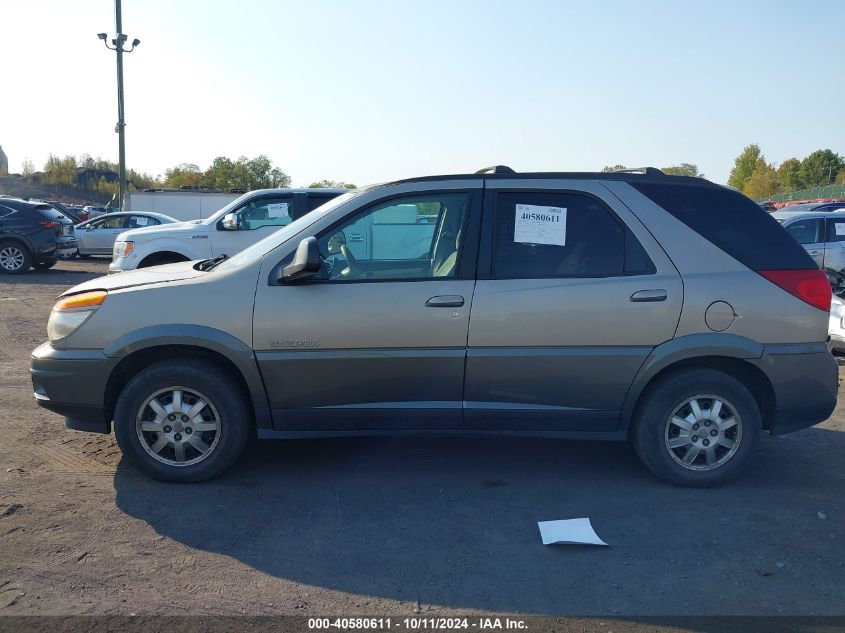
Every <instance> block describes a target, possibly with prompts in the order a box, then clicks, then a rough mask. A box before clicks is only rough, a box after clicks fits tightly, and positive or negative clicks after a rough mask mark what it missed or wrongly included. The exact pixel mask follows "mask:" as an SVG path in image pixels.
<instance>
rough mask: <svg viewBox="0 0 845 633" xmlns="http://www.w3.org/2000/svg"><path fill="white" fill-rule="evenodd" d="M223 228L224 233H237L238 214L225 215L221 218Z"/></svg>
mask: <svg viewBox="0 0 845 633" xmlns="http://www.w3.org/2000/svg"><path fill="white" fill-rule="evenodd" d="M221 224H222V226H223V230H224V231H237V230H238V214H237V213H227V214H226V215H224V216H223V222H222V223H221Z"/></svg>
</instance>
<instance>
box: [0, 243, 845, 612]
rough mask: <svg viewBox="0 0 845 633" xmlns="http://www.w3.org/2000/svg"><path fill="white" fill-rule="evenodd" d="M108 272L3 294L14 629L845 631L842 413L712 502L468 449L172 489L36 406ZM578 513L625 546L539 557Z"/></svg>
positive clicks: (392, 452)
mask: <svg viewBox="0 0 845 633" xmlns="http://www.w3.org/2000/svg"><path fill="white" fill-rule="evenodd" d="M106 267H107V262H106V260H94V259H91V260H74V261H72V262H62V263H60V264H59V265H58V266H56V268H54V269H53V270H50V271H46V272H43V273H30V274H27V275H23V276H20V277H16V278H10V277H2V278H0V316H2V318H0V412H2V431H3V435H2V437H3V440H2V441H0V464H2V468H1V469H0V614H7V615H11V614H36V613H41V614H45V613H46V614H123V615H129V614H138V615H139V616H142V615H153V614H172V615H181V614H200V613H201V614H206V615H209V614H222V615H236V614H241V613H249V614H252V615H256V614H295V615H326V614H335V615H350V614H370V615H374V614H384V615H388V614H392V615H396V616H401V615H412V614H415V613H422V614H423V615H428V616H434V615H445V614H449V613H458V612H459V613H473V612H478V611H494V612H519V613H539V614H560V615H602V616H604V617H606V618H611V619H612V618H614V617H622V616H631V615H638V616H645V617H646V618H648V617H652V616H660V615H675V616H678V615H733V614H749V615H811V614H812V615H845V530H843V526H844V525H845V523H843V516H845V459H843V458H845V415H843V410H842V408H841V407H840V408H838V409H837V411H836V413H835V414H834V417H833V418H832V419H831V420H828V421H827V422H825V423H824V424H822V425H819V426H818V427H816V428H812V429H808V430H805V431H802V432H799V433H795V434H793V435H788V436H784V437H780V438H772V437H769V436H765V437H763V438H762V440H761V442H760V443H759V445H758V447H757V451H756V454H755V456H754V458H753V461H752V463H751V466H750V467H749V469H748V470H747V471H746V473H745V475H744V476H743V477H742V478H741V479H740V480H739V481H737V482H735V483H734V484H732V485H730V486H727V487H724V488H720V489H715V490H686V489H680V488H672V487H669V486H666V485H664V484H662V483H660V482H658V481H657V480H656V479H654V478H653V477H652V476H651V475H650V474H649V473H648V472H647V471H646V470H645V469H644V468H643V467H642V466H640V464H639V462H638V461H637V459H636V457H635V456H634V455H633V452H632V451H631V450H630V449H629V448H628V446H626V445H624V444H612V443H607V444H605V443H583V442H582V443H577V442H561V441H540V440H514V439H455V438H445V439H440V438H427V439H408V438H406V439H343V440H311V441H296V442H264V443H257V442H256V443H255V444H254V445H252V446H250V447H249V448H248V449H247V452H246V453H245V454H244V456H243V457H242V458H241V460H240V462H239V463H238V464H237V465H236V467H235V468H233V469H232V470H231V471H230V472H229V473H228V474H227V475H225V476H224V477H223V478H221V479H218V480H216V481H213V482H209V483H205V484H195V485H174V484H162V483H157V482H154V481H151V480H149V479H146V478H144V477H143V476H141V475H139V474H137V473H136V472H135V471H134V470H133V469H132V468H131V467H129V466H128V465H127V464H126V463H125V462H124V461H122V460H121V455H120V452H119V451H118V449H117V447H116V445H115V443H114V441H113V439H112V437H111V436H101V435H93V434H83V433H78V432H73V431H69V430H67V429H65V428H64V425H63V423H62V419H61V418H59V417H58V416H56V415H54V414H52V413H49V412H48V411H46V410H43V409H39V408H38V407H37V406H36V404H35V402H34V400H33V398H32V393H31V384H30V381H29V372H28V369H29V352H30V351H31V350H32V349H33V348H35V347H36V346H37V345H38V344H40V343H41V342H42V341H43V340H44V339H45V338H46V321H47V316H48V314H49V311H50V308H51V306H52V302H53V300H54V298H55V296H56V295H57V294H58V293H59V292H61V291H62V290H63V289H65V288H66V287H68V286H71V285H74V284H76V283H80V282H82V281H84V280H87V279H90V278H92V277H95V276H97V275H100V274H105V272H106ZM574 517H590V518H591V519H592V522H593V526H594V527H595V528H596V531H597V532H598V534H599V535H600V536H601V537H602V538H603V539H604V540H605V541H607V542H608V543H609V544H610V545H611V546H610V547H606V548H602V547H573V546H568V547H567V546H552V547H548V546H543V545H542V544H541V543H540V537H539V533H538V530H537V525H536V522H537V521H538V520H548V519H562V518H574Z"/></svg>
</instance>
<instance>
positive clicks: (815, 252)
mask: <svg viewBox="0 0 845 633" xmlns="http://www.w3.org/2000/svg"><path fill="white" fill-rule="evenodd" d="M807 254H808V255H812V256H813V257H815V256H816V255H821V254H822V252H821V251H816V250H812V251H807Z"/></svg>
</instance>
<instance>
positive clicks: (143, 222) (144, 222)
mask: <svg viewBox="0 0 845 633" xmlns="http://www.w3.org/2000/svg"><path fill="white" fill-rule="evenodd" d="M135 224H137V225H138V226H147V218H135Z"/></svg>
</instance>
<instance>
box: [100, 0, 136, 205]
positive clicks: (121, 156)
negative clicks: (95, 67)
mask: <svg viewBox="0 0 845 633" xmlns="http://www.w3.org/2000/svg"><path fill="white" fill-rule="evenodd" d="M114 27H115V31H116V32H117V35H116V36H115V37H114V39H112V41H111V46H109V44H108V42H107V41H106V38H108V35H106V34H105V33H98V34H97V37H99V38H100V39H101V40H103V44H105V47H106V48H107V49H109V50H112V51H115V52H116V53H117V125H116V126H115V128H114V131H115V132H117V135H118V136H117V137H118V191H119V193H118V196H119V198H118V206H119V207H120V210H121V211H122V210H123V198H124V196H125V195H126V141H125V138H124V128H125V127H126V122H125V121H124V119H123V54H124V53H131V52H132V51H134V50H135V48H136V47H137V46H138V44H140V43H141V40H139V39H134V40H132V48H123V45H124V44H125V43H126V40H128V39H129V38H128V37H127V36H126V35H124V34H123V18H122V16H121V11H120V0H114Z"/></svg>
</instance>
